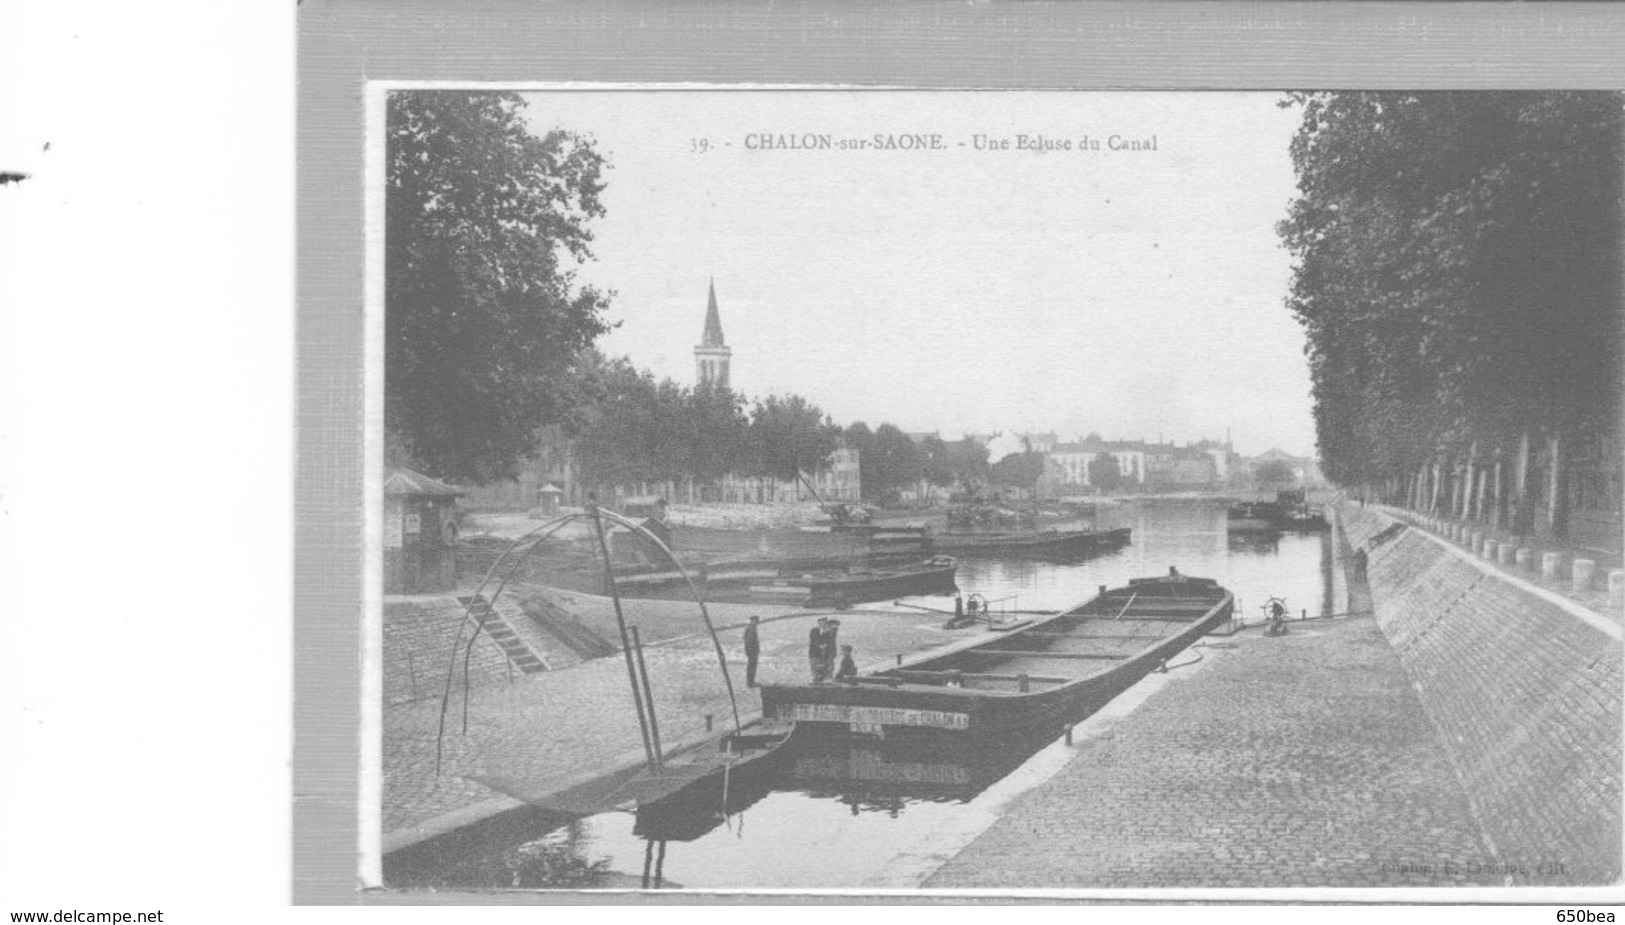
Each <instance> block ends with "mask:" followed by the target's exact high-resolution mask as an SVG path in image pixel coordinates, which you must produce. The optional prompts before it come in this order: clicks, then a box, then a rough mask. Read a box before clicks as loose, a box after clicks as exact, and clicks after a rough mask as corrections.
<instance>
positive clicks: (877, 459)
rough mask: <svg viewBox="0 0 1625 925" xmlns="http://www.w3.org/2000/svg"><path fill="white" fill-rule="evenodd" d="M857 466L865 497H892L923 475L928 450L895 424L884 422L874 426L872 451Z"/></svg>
mask: <svg viewBox="0 0 1625 925" xmlns="http://www.w3.org/2000/svg"><path fill="white" fill-rule="evenodd" d="M858 465H859V467H860V469H861V474H862V478H863V494H864V497H867V498H875V499H885V498H891V497H894V496H895V495H896V494H897V491H898V489H900V488H902V487H904V486H906V485H910V484H913V483H914V482H916V481H918V480H919V479H921V478H922V477H924V474H925V453H924V452H923V451H922V450H921V449H920V447H919V446H917V445H916V444H915V443H914V441H913V440H910V439H909V438H908V434H905V433H903V432H902V431H901V430H900V429H898V428H897V427H896V425H893V424H882V425H880V426H879V427H877V428H875V432H874V437H873V438H872V439H871V440H870V441H869V451H868V452H867V453H865V454H864V455H863V457H862V458H861V459H860V460H859V461H858Z"/></svg>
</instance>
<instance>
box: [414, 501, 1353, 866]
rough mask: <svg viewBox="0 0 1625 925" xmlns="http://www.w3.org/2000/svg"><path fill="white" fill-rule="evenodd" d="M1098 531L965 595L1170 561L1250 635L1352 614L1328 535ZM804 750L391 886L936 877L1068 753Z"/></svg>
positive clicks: (1088, 592) (822, 745)
mask: <svg viewBox="0 0 1625 925" xmlns="http://www.w3.org/2000/svg"><path fill="white" fill-rule="evenodd" d="M1101 525H1102V526H1126V527H1131V528H1132V529H1133V539H1132V541H1131V542H1130V543H1129V544H1128V545H1127V546H1124V547H1122V548H1120V549H1118V550H1115V551H1113V552H1110V553H1107V554H1105V555H1101V556H1097V557H1094V558H1088V559H1082V560H1075V561H1068V560H1056V561H1034V560H1026V559H992V558H989V559H980V558H973V557H961V558H960V563H959V573H958V578H957V581H958V584H959V586H960V588H961V589H962V590H963V591H964V592H966V593H970V592H976V593H979V594H981V595H983V597H984V598H985V599H986V600H988V601H989V602H991V603H992V609H993V610H994V611H995V612H998V611H1001V610H1003V611H1031V610H1057V609H1062V608H1066V607H1070V606H1072V605H1074V604H1077V603H1079V602H1081V601H1083V600H1086V599H1087V598H1089V597H1091V596H1093V595H1094V594H1095V593H1096V591H1097V590H1098V588H1099V586H1101V585H1106V586H1108V587H1115V586H1117V585H1121V584H1125V583H1127V581H1128V580H1129V579H1131V578H1142V577H1147V576H1151V575H1159V574H1166V573H1167V571H1168V568H1169V567H1170V566H1173V567H1177V568H1178V569H1179V571H1180V572H1181V573H1183V574H1186V575H1193V576H1199V577H1203V578H1213V579H1216V580H1217V581H1218V582H1219V583H1220V584H1221V585H1223V586H1225V587H1226V588H1228V589H1230V591H1231V592H1232V593H1234V594H1235V595H1236V598H1237V607H1236V613H1237V616H1238V617H1240V618H1241V619H1243V620H1246V621H1249V622H1252V621H1258V620H1261V619H1263V607H1264V606H1265V605H1266V604H1267V603H1268V601H1269V600H1271V599H1272V598H1279V599H1282V600H1283V601H1284V602H1285V605H1286V607H1287V609H1288V611H1289V612H1290V613H1291V615H1292V616H1294V617H1296V616H1301V615H1305V614H1307V615H1309V616H1319V615H1324V614H1330V613H1334V612H1336V611H1337V610H1338V609H1339V608H1340V607H1341V606H1342V603H1343V602H1342V597H1343V594H1342V583H1341V576H1340V575H1338V574H1337V573H1338V570H1337V569H1335V568H1334V567H1333V553H1332V549H1333V546H1332V542H1331V537H1330V535H1329V534H1326V533H1320V534H1302V535H1297V534H1233V533H1229V532H1228V531H1227V529H1226V523H1225V509H1224V507H1223V506H1222V505H1218V504H1216V503H1214V502H1211V501H1188V502H1187V501H1160V502H1138V503H1128V504H1123V505H1119V506H1115V507H1113V508H1111V509H1109V510H1108V511H1106V512H1103V515H1102V517H1101ZM927 602H928V603H931V604H933V605H934V606H939V607H940V606H941V604H940V600H939V601H927ZM865 606H866V607H873V606H877V605H865ZM1157 677H1158V676H1155V675H1154V676H1153V677H1152V678H1148V679H1147V680H1146V681H1143V682H1141V685H1142V686H1145V685H1150V684H1155V683H1157V681H1156V679H1157ZM1162 677H1169V676H1162ZM1136 690H1137V689H1136ZM1136 690H1131V691H1129V692H1128V693H1127V694H1125V695H1123V696H1122V697H1120V698H1119V700H1130V701H1131V700H1133V699H1134V697H1135V694H1136ZM1110 709H1111V707H1108V710H1110ZM800 739H801V737H800V736H798V737H797V740H795V741H793V742H792V745H791V746H790V747H791V748H792V751H791V753H790V754H789V755H788V756H787V757H786V759H785V761H784V762H783V770H781V771H780V772H778V774H777V775H776V776H775V777H774V778H773V779H772V780H768V781H763V782H759V783H757V784H755V785H753V786H752V787H751V788H748V789H747V788H734V789H733V790H732V791H731V792H730V793H729V795H728V798H727V800H726V805H725V806H724V805H722V804H721V802H720V801H719V803H718V805H716V806H688V807H682V808H680V809H678V810H676V811H670V812H665V813H662V814H654V813H650V812H648V811H643V812H640V813H630V812H616V813H604V814H601V815H598V816H593V817H590V818H587V819H579V820H569V819H565V818H562V817H558V816H553V815H550V814H548V813H546V812H544V811H541V810H537V809H524V810H519V811H515V812H513V813H510V814H507V815H505V816H502V817H498V818H495V819H492V820H488V821H486V822H484V823H481V824H478V825H475V826H470V827H468V828H466V829H462V830H459V831H458V832H454V833H451V834H450V835H447V836H442V837H440V838H437V839H435V840H433V841H430V842H426V843H424V844H421V845H418V846H414V847H412V848H409V849H404V850H402V851H398V852H395V853H394V854H391V855H389V856H387V857H386V858H385V859H384V878H385V881H386V882H387V883H388V884H389V885H390V886H393V887H397V888H406V889H412V888H433V889H502V888H521V889H539V888H565V889H569V888H576V889H627V888H632V889H639V888H641V889H661V888H666V889H722V890H726V889H758V890H760V889H841V888H848V889H850V888H856V887H863V886H892V887H899V886H900V887H909V886H913V885H915V884H914V883H911V882H896V880H897V876H899V875H898V874H894V875H893V876H892V877H891V878H890V879H888V877H887V875H886V872H887V871H901V874H900V876H902V877H903V878H904V879H907V877H908V876H909V875H910V872H911V871H915V870H916V869H918V872H919V873H920V874H924V873H928V872H929V865H928V864H927V865H926V866H925V867H924V868H923V869H920V864H919V863H918V861H917V859H916V860H915V861H914V862H912V863H911V862H910V857H909V856H910V855H911V854H917V853H918V852H920V851H921V847H920V846H929V845H932V844H939V845H940V844H943V843H945V841H947V842H951V841H952V837H945V833H957V834H958V835H959V836H962V837H969V836H970V835H973V834H974V832H975V831H977V830H979V828H980V827H981V826H985V825H986V824H988V823H989V822H991V821H992V820H993V819H994V818H996V816H997V813H998V809H999V807H1000V806H1002V805H1003V804H1004V803H1005V802H1006V801H1008V800H1010V799H1011V798H1013V797H1014V796H1016V795H1019V793H1020V792H1021V791H1023V790H1025V789H1027V788H1029V787H1031V786H1033V785H1034V784H1035V783H1037V782H1039V781H1042V780H1043V779H1045V778H1047V777H1048V776H1049V774H1051V773H1053V771H1054V770H1055V769H1057V768H1058V767H1059V766H1060V765H1061V764H1063V763H1065V761H1066V760H1067V759H1068V757H1069V756H1070V755H1071V754H1072V752H1071V751H1070V750H1069V749H1067V747H1066V746H1065V745H1064V744H1063V743H1061V742H1056V741H1029V742H1024V743H1014V744H1011V743H1004V744H1002V745H1001V746H1000V747H998V748H996V749H991V750H985V751H966V750H964V749H963V748H960V749H950V748H944V747H941V746H937V747H931V748H922V747H920V746H918V745H915V746H910V747H909V748H907V749H902V748H899V747H894V746H889V745H888V744H887V743H884V742H878V741H877V742H872V743H859V744H852V743H851V742H850V741H844V742H818V741H811V742H803V741H800Z"/></svg>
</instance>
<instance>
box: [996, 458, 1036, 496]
mask: <svg viewBox="0 0 1625 925" xmlns="http://www.w3.org/2000/svg"><path fill="white" fill-rule="evenodd" d="M1043 474H1044V454H1043V453H1040V452H1037V451H1036V450H1027V451H1025V452H1022V453H1011V454H1010V455H1009V456H1006V457H1005V458H1003V459H1001V460H999V461H998V462H996V463H994V464H993V472H992V475H993V483H994V484H995V485H1002V486H1004V487H1006V488H1032V487H1033V486H1034V485H1036V484H1037V482H1038V478H1039V476H1041V475H1043Z"/></svg>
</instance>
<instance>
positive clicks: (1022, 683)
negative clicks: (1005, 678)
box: [1016, 672, 1028, 694]
mask: <svg viewBox="0 0 1625 925" xmlns="http://www.w3.org/2000/svg"><path fill="white" fill-rule="evenodd" d="M1016 685H1017V686H1018V687H1019V688H1020V689H1021V692H1022V693H1023V694H1025V693H1027V690H1028V684H1027V675H1026V673H1025V672H1023V673H1022V674H1020V675H1017V676H1016Z"/></svg>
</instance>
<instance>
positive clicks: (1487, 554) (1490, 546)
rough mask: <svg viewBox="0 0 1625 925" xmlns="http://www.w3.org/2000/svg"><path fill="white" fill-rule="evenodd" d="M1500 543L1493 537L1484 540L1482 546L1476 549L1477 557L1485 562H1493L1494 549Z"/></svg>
mask: <svg viewBox="0 0 1625 925" xmlns="http://www.w3.org/2000/svg"><path fill="white" fill-rule="evenodd" d="M1500 545H1501V544H1499V543H1497V542H1496V541H1495V540H1494V539H1487V540H1485V541H1484V546H1483V547H1482V548H1481V549H1479V550H1478V557H1479V558H1480V559H1483V560H1484V561H1486V562H1494V561H1495V550H1496V548H1497V547H1499V546H1500Z"/></svg>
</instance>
